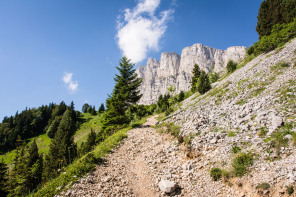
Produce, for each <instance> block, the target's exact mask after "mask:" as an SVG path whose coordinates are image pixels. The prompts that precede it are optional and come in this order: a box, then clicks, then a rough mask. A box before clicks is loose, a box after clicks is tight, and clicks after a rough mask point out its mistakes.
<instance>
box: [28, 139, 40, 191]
mask: <svg viewBox="0 0 296 197" xmlns="http://www.w3.org/2000/svg"><path fill="white" fill-rule="evenodd" d="M28 153H29V155H28V166H27V168H28V169H29V177H28V179H29V180H28V183H29V190H30V191H32V190H33V189H35V188H36V187H37V185H38V184H40V183H41V181H42V171H43V158H42V156H40V155H39V153H38V147H37V143H36V140H34V141H33V142H32V144H31V146H30V147H29V149H28Z"/></svg>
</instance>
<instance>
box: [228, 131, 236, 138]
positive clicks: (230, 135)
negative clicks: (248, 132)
mask: <svg viewBox="0 0 296 197" xmlns="http://www.w3.org/2000/svg"><path fill="white" fill-rule="evenodd" d="M227 136H228V137H234V136H236V133H235V132H234V131H229V132H228V134H227Z"/></svg>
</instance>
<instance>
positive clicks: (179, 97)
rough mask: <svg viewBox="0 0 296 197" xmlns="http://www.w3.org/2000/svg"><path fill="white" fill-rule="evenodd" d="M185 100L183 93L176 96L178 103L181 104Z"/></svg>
mask: <svg viewBox="0 0 296 197" xmlns="http://www.w3.org/2000/svg"><path fill="white" fill-rule="evenodd" d="M184 99H185V93H184V92H183V91H181V92H180V94H179V95H178V102H181V101H183V100H184Z"/></svg>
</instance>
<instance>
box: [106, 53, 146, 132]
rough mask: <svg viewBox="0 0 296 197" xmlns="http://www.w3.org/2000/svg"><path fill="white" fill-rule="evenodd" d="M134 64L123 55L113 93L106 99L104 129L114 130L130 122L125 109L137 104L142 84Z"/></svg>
mask: <svg viewBox="0 0 296 197" xmlns="http://www.w3.org/2000/svg"><path fill="white" fill-rule="evenodd" d="M133 67H134V64H132V63H131V60H129V59H127V58H126V57H123V58H122V59H121V60H120V62H119V67H116V69H117V70H118V71H119V74H118V75H117V74H116V75H115V78H114V81H115V86H114V89H113V92H112V94H111V95H109V98H108V99H107V101H106V104H107V111H106V114H105V117H104V120H103V127H102V128H103V130H105V131H114V130H116V128H118V127H120V126H121V125H123V124H125V123H128V118H127V117H126V116H125V111H126V110H127V109H128V108H129V107H130V106H132V105H133V104H136V103H137V101H139V99H140V98H141V96H142V95H141V94H140V90H139V89H138V88H139V87H140V84H141V82H142V79H139V78H138V77H137V74H136V73H135V69H133Z"/></svg>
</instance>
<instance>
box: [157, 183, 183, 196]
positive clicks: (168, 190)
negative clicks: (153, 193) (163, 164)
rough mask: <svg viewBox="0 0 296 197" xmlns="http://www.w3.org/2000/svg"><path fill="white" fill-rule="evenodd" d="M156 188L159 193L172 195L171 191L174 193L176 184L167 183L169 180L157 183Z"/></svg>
mask: <svg viewBox="0 0 296 197" xmlns="http://www.w3.org/2000/svg"><path fill="white" fill-rule="evenodd" d="M158 187H159V189H160V190H161V191H163V192H165V193H167V194H169V193H172V192H173V191H175V189H177V187H178V186H177V183H175V182H173V181H169V180H161V181H160V182H159V183H158Z"/></svg>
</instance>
